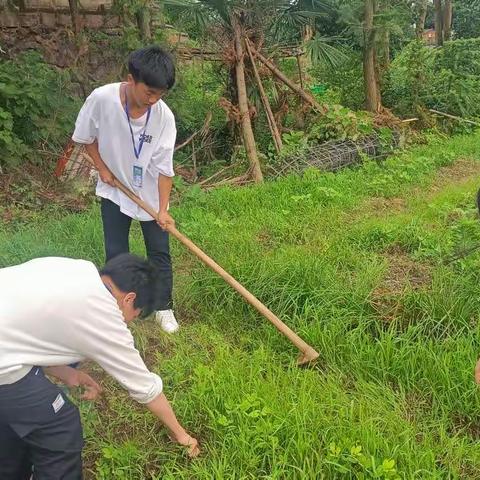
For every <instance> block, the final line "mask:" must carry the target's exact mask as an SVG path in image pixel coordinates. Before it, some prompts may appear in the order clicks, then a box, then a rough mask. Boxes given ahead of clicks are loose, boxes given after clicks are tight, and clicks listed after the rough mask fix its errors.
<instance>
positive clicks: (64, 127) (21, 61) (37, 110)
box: [0, 52, 79, 167]
mask: <svg viewBox="0 0 480 480" xmlns="http://www.w3.org/2000/svg"><path fill="white" fill-rule="evenodd" d="M71 87H72V84H71V81H70V77H69V74H68V72H65V71H59V70H57V69H55V68H52V67H50V66H49V65H47V64H46V63H45V62H44V61H43V60H42V58H41V56H40V55H38V54H37V53H34V52H27V53H24V54H22V55H20V56H19V57H17V58H16V59H15V60H8V61H5V62H3V63H0V149H1V150H2V152H3V154H2V155H1V157H0V167H8V166H13V165H18V164H20V163H21V162H22V161H24V160H26V159H27V158H28V159H29V160H30V161H35V160H38V156H37V155H35V152H34V151H35V149H37V148H41V149H42V150H43V151H45V152H47V153H52V152H56V151H58V149H59V148H61V147H62V146H63V145H64V144H65V141H66V140H67V139H68V135H69V134H70V133H71V131H72V129H73V125H74V122H75V116H76V114H77V112H78V108H79V104H78V102H77V101H75V100H74V99H73V97H72V96H71V90H72V88H71Z"/></svg>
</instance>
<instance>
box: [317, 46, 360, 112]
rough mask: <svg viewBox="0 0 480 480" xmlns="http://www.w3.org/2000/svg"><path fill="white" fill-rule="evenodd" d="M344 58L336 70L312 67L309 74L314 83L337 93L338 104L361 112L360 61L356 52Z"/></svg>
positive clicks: (318, 66)
mask: <svg viewBox="0 0 480 480" xmlns="http://www.w3.org/2000/svg"><path fill="white" fill-rule="evenodd" d="M346 58H347V59H346V60H345V61H344V62H343V63H342V65H340V66H339V67H336V68H331V67H328V66H325V65H317V66H314V67H312V69H311V71H310V74H311V76H312V77H313V81H314V83H317V84H323V85H326V86H328V87H330V89H332V90H333V91H334V92H336V93H337V95H338V100H337V102H338V103H340V104H342V105H344V106H345V107H348V108H351V109H352V110H361V109H362V108H364V101H365V94H364V88H363V71H362V59H361V57H360V55H359V54H358V53H357V52H351V54H350V55H349V56H348V57H346Z"/></svg>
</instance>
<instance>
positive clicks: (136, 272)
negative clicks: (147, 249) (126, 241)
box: [100, 253, 157, 317]
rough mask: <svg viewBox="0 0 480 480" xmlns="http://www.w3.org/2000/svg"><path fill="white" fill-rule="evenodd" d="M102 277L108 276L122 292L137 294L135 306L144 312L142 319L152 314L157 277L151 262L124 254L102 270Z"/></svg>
mask: <svg viewBox="0 0 480 480" xmlns="http://www.w3.org/2000/svg"><path fill="white" fill-rule="evenodd" d="M100 275H108V276H109V277H110V278H111V279H112V282H113V283H114V284H115V286H116V287H117V288H118V289H120V290H121V291H122V292H125V293H130V292H135V293H136V297H135V301H134V302H133V306H134V307H135V308H140V309H141V310H142V313H141V316H142V317H146V316H148V315H150V314H151V313H152V311H153V310H154V308H153V307H154V300H155V290H156V288H155V286H156V283H157V275H156V270H155V267H154V266H153V265H152V264H151V263H150V262H149V261H147V260H144V259H143V258H140V257H137V256H136V255H132V254H130V253H122V254H120V255H117V256H116V257H114V258H112V259H111V260H109V261H108V262H107V263H106V264H105V266H104V267H103V268H102V269H101V270H100Z"/></svg>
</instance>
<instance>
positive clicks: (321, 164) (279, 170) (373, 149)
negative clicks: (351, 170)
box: [270, 134, 400, 178]
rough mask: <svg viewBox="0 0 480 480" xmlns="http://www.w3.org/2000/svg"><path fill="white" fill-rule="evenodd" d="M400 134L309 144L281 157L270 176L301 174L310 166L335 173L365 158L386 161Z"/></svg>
mask: <svg viewBox="0 0 480 480" xmlns="http://www.w3.org/2000/svg"><path fill="white" fill-rule="evenodd" d="M399 143H400V136H399V135H398V134H394V135H393V136H392V137H391V138H389V139H388V141H387V140H385V139H384V138H383V137H380V136H379V135H378V134H373V135H369V136H367V137H364V138H361V139H358V140H355V141H354V140H331V141H328V142H325V143H322V144H317V145H309V146H308V147H307V148H306V149H301V150H299V151H298V152H295V153H293V154H290V155H287V156H285V157H280V159H279V160H278V162H277V163H276V165H275V167H274V169H273V168H272V171H271V172H270V173H271V176H272V177H274V178H277V177H281V176H284V175H287V174H292V173H294V174H301V173H303V172H304V171H305V170H307V169H308V168H317V169H319V170H322V171H326V172H336V171H337V170H340V169H342V168H345V167H349V166H353V165H358V164H360V163H362V162H363V161H364V159H365V157H368V158H370V159H374V160H383V159H385V158H386V157H387V156H388V155H391V153H392V149H393V148H396V147H398V145H399Z"/></svg>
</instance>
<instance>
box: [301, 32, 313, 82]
mask: <svg viewBox="0 0 480 480" xmlns="http://www.w3.org/2000/svg"><path fill="white" fill-rule="evenodd" d="M314 34H315V30H314V28H313V26H312V25H311V24H307V25H305V26H304V27H303V30H302V47H303V51H304V54H303V55H300V56H299V57H297V58H298V64H299V75H300V84H302V83H303V80H305V81H306V82H308V81H309V80H310V78H309V74H308V72H309V70H310V68H311V67H312V62H311V60H310V55H307V43H308V42H309V41H310V40H312V38H313V36H314ZM302 76H303V79H302V78H301V77H302ZM302 88H303V86H302Z"/></svg>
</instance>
